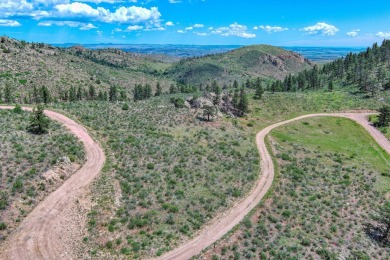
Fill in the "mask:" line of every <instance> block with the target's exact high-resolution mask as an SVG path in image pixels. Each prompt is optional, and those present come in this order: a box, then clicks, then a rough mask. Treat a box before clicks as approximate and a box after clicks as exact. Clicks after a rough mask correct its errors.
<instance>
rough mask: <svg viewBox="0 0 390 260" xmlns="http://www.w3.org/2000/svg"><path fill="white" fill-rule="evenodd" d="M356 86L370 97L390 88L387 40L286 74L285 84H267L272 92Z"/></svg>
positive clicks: (281, 82)
mask: <svg viewBox="0 0 390 260" xmlns="http://www.w3.org/2000/svg"><path fill="white" fill-rule="evenodd" d="M336 84H337V85H339V86H340V87H345V86H351V85H352V86H356V87H357V88H358V89H359V90H360V91H361V92H363V93H367V94H369V95H371V96H373V95H375V93H377V92H378V91H382V90H388V89H390V40H383V42H382V45H381V46H378V44H377V43H374V44H373V46H372V47H371V48H367V50H366V51H365V52H361V53H358V54H354V53H350V54H348V55H347V56H346V57H345V58H340V59H337V60H335V61H333V62H331V63H328V64H325V65H323V66H322V67H319V66H314V68H313V69H310V70H304V71H302V72H300V73H298V74H296V75H292V74H290V75H288V76H286V77H285V79H284V81H280V80H277V81H275V82H273V83H272V84H270V85H269V90H270V91H272V92H283V91H285V92H289V91H302V90H317V89H328V90H329V91H333V88H334V86H335V85H336Z"/></svg>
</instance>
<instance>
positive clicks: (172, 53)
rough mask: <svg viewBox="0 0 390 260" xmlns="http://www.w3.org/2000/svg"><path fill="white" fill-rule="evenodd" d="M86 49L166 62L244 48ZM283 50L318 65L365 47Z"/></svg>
mask: <svg viewBox="0 0 390 260" xmlns="http://www.w3.org/2000/svg"><path fill="white" fill-rule="evenodd" d="M76 45H79V44H74V43H66V44H55V45H54V46H56V47H63V48H68V47H72V46H76ZM82 46H83V47H85V48H88V49H91V50H96V49H106V48H115V49H120V50H123V51H126V52H133V53H140V54H148V55H153V56H156V57H158V58H160V59H163V60H166V61H171V62H173V61H179V60H180V59H183V58H194V57H201V56H205V55H210V54H217V53H224V52H228V51H231V50H234V49H238V48H240V47H243V46H242V45H181V44H179V45H177V44H103V43H101V44H84V45H82ZM279 47H280V48H282V49H286V50H289V51H293V52H297V53H299V54H301V55H302V56H304V57H305V58H307V59H309V60H311V61H313V62H316V63H327V62H331V61H334V60H336V59H338V58H342V57H345V56H347V55H348V54H349V53H351V52H352V53H358V52H361V51H364V50H365V49H366V48H365V47H299V46H298V47H291V46H279Z"/></svg>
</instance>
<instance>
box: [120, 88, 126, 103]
mask: <svg viewBox="0 0 390 260" xmlns="http://www.w3.org/2000/svg"><path fill="white" fill-rule="evenodd" d="M120 96H121V101H126V100H127V94H126V91H125V90H124V89H122V90H121V92H120Z"/></svg>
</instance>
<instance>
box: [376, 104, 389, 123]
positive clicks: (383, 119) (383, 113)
mask: <svg viewBox="0 0 390 260" xmlns="http://www.w3.org/2000/svg"><path fill="white" fill-rule="evenodd" d="M389 123H390V106H383V107H381V108H380V109H379V117H378V122H377V125H378V126H379V127H387V126H388V125H389Z"/></svg>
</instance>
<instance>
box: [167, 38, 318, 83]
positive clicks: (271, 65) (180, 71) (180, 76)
mask: <svg viewBox="0 0 390 260" xmlns="http://www.w3.org/2000/svg"><path fill="white" fill-rule="evenodd" d="M311 67H312V65H311V63H310V62H308V61H307V60H305V59H304V58H303V57H302V56H300V55H299V54H296V53H293V52H289V51H286V50H283V49H281V48H277V47H273V46H269V45H255V46H247V47H243V48H239V49H236V50H233V51H230V52H228V53H223V54H214V55H208V56H205V57H197V58H190V59H185V60H181V61H179V62H178V63H175V64H173V65H172V66H171V67H170V68H168V69H167V70H166V71H165V73H164V74H165V75H166V76H167V77H169V78H172V79H174V80H175V81H177V82H179V83H181V84H192V85H199V84H211V82H212V81H214V80H217V81H218V82H220V84H221V85H228V86H229V85H232V84H233V83H234V80H238V81H240V82H242V83H243V82H245V81H246V80H248V79H251V78H256V77H258V76H261V77H263V78H265V79H266V80H269V79H272V78H277V79H282V78H284V77H285V76H286V75H288V73H297V72H299V71H302V70H304V69H309V68H311ZM286 71H287V73H286Z"/></svg>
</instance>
